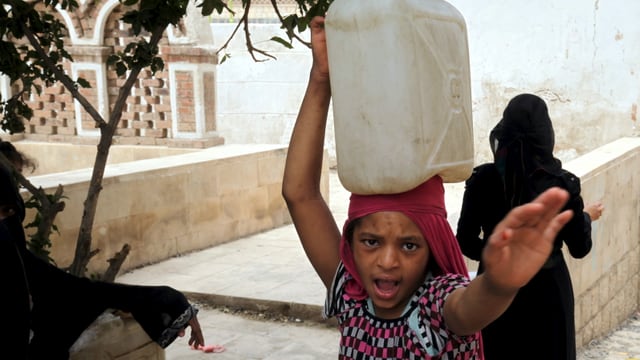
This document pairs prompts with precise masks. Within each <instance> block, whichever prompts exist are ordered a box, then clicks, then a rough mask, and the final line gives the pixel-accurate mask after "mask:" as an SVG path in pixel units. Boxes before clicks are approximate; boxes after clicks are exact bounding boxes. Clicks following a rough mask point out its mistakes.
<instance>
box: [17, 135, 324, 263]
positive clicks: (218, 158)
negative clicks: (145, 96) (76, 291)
mask: <svg viewBox="0 0 640 360" xmlns="http://www.w3.org/2000/svg"><path fill="white" fill-rule="evenodd" d="M16 146H17V147H18V148H20V149H26V147H24V146H22V145H21V144H20V142H16ZM39 146H41V147H43V148H45V149H46V148H51V145H48V144H46V143H42V144H40V145H39ZM65 147H66V146H65ZM141 150H144V151H145V152H149V151H150V149H149V148H146V149H141ZM26 151H28V150H26ZM77 151H81V152H82V151H86V149H84V148H82V147H80V148H79V149H77ZM51 152H54V151H51ZM65 152H66V153H67V154H68V157H67V159H69V158H73V155H71V154H72V153H73V149H68V148H65ZM119 152H121V153H122V155H121V156H122V158H123V159H131V158H135V157H134V156H132V155H127V153H126V152H123V151H119ZM158 154H159V156H161V155H163V154H166V149H163V148H160V149H159V150H158ZM285 156H286V147H285V146H281V145H222V146H215V147H211V148H207V149H199V150H196V151H189V152H185V153H184V154H178V155H170V156H161V157H156V158H146V159H142V160H137V161H126V162H121V163H111V164H109V165H107V167H106V169H105V176H104V180H103V182H102V186H103V189H102V191H101V193H100V199H99V206H98V209H97V211H96V217H95V223H94V226H93V232H92V238H93V242H92V249H100V252H99V253H98V254H97V255H96V256H95V257H94V258H92V260H91V262H90V263H89V273H90V274H91V273H94V272H97V273H102V272H104V270H105V269H106V268H107V265H108V263H107V260H108V259H109V258H111V257H112V256H113V255H114V254H115V253H116V252H118V251H120V249H121V248H122V246H123V245H124V244H125V243H126V244H129V245H130V246H131V252H130V254H129V256H128V257H127V259H126V261H125V263H124V264H123V266H122V268H121V271H127V270H131V269H134V268H137V267H140V266H144V265H147V264H151V263H155V262H158V261H162V260H165V259H168V258H171V257H173V256H177V255H180V254H185V253H189V252H192V251H196V250H201V249H204V248H207V247H211V246H214V245H218V244H221V243H224V242H227V241H232V240H234V239H237V238H240V237H244V236H248V235H251V234H255V233H257V232H260V231H266V230H270V229H273V228H275V227H278V226H282V225H284V224H288V223H290V221H291V220H290V217H289V213H288V211H287V208H286V204H285V203H284V200H283V198H282V195H281V191H282V190H281V189H282V176H283V171H284V161H285ZM328 171H329V167H328V164H325V167H324V171H323V179H324V180H323V185H322V189H323V193H325V194H327V198H328V195H329V193H328V186H329V183H328ZM90 177H91V168H83V169H77V170H69V171H65V172H58V173H53V174H44V175H36V176H30V177H29V180H30V181H31V182H32V183H33V184H34V185H35V186H37V187H42V188H43V189H44V190H45V191H46V192H47V193H51V192H53V191H54V190H55V188H56V187H57V186H58V184H61V185H62V186H63V187H64V195H65V196H66V197H67V198H66V199H65V200H64V201H65V203H66V207H65V210H64V211H63V212H61V213H59V214H58V217H57V218H56V225H57V227H58V231H59V233H54V234H53V235H52V243H53V247H52V248H51V256H52V257H53V258H54V259H55V260H56V263H57V264H58V266H60V267H65V266H68V265H69V264H70V263H71V261H72V257H73V254H74V253H75V245H76V240H77V237H78V232H79V227H80V221H81V218H82V213H83V203H84V200H85V198H86V196H87V189H88V186H89V180H90ZM24 196H27V194H25V195H24ZM33 216H34V213H33V210H31V211H28V212H27V220H26V221H27V222H29V221H31V220H30V219H33ZM28 230H29V229H28Z"/></svg>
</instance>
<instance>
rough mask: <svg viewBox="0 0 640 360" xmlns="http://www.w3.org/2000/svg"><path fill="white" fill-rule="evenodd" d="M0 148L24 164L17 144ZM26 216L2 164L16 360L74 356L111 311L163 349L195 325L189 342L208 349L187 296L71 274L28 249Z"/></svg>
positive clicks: (3, 262)
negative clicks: (74, 349)
mask: <svg viewBox="0 0 640 360" xmlns="http://www.w3.org/2000/svg"><path fill="white" fill-rule="evenodd" d="M0 151H2V152H3V154H5V156H6V157H8V158H9V160H10V161H12V162H13V163H14V164H15V165H16V166H18V167H22V165H23V164H22V163H20V162H18V163H16V160H15V159H21V157H20V156H21V154H20V153H17V152H16V150H15V148H14V147H13V145H11V144H9V143H7V142H1V143H0ZM14 152H15V153H14ZM16 155H17V156H18V157H17V158H13V159H12V156H16ZM24 216H25V208H24V202H23V200H22V197H21V196H20V194H19V192H18V186H17V183H16V181H15V178H14V176H13V173H12V170H10V169H8V168H6V167H5V166H3V165H1V164H0V257H1V258H0V274H2V275H3V276H4V277H5V286H6V287H5V291H4V294H5V296H4V304H5V305H7V306H8V307H7V308H6V310H7V311H5V322H4V326H3V328H4V329H3V342H4V343H5V344H7V345H8V346H10V348H8V347H7V348H6V349H5V351H7V352H8V353H12V354H13V355H12V358H14V359H68V358H69V349H70V348H71V346H72V345H73V344H74V342H75V341H76V340H77V339H78V337H79V336H80V335H81V334H82V332H83V331H84V330H85V329H86V328H87V327H88V326H89V325H90V324H91V323H92V322H93V321H94V320H95V319H96V318H97V317H98V316H99V315H100V314H102V313H103V312H104V311H105V310H107V309H116V310H120V311H124V312H128V313H131V315H132V316H133V317H134V318H135V319H136V320H137V321H138V323H139V324H140V325H141V327H142V328H143V329H144V331H145V332H146V333H147V334H148V335H149V337H150V338H151V339H152V340H153V341H155V342H156V343H158V344H159V345H160V346H162V347H163V348H165V347H167V346H169V345H170V344H171V343H172V342H173V341H174V340H175V339H176V337H178V336H182V335H183V334H184V332H185V329H186V328H187V327H189V326H190V327H191V337H190V340H189V345H191V346H193V347H194V348H199V347H201V346H204V338H203V336H202V331H201V328H200V324H199V323H198V318H197V315H196V314H197V309H196V308H194V307H193V306H192V305H191V304H189V302H188V301H187V299H186V297H185V296H184V295H183V294H182V293H181V292H179V291H177V290H175V289H173V288H170V287H167V286H135V285H124V284H116V283H108V282H103V281H93V280H90V279H87V278H80V277H76V276H73V275H71V274H68V273H66V272H64V271H62V270H60V269H58V268H57V267H55V266H53V265H51V264H49V263H47V262H45V261H43V260H41V259H40V258H38V257H36V256H35V255H34V254H33V253H31V252H30V251H29V250H28V249H27V246H26V238H25V234H24V230H23V227H22V222H23V220H24ZM9 349H11V350H9Z"/></svg>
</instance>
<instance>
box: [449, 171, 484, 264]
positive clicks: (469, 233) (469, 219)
mask: <svg viewBox="0 0 640 360" xmlns="http://www.w3.org/2000/svg"><path fill="white" fill-rule="evenodd" d="M481 177H482V176H481V174H480V171H479V169H478V168H476V169H474V170H473V173H472V174H471V176H470V177H469V179H467V181H466V182H465V189H464V195H463V198H462V207H461V209H460V217H459V219H458V228H457V230H456V238H457V239H458V244H459V245H460V250H462V253H463V254H464V255H465V256H466V257H468V258H470V259H472V260H476V261H480V259H481V257H482V248H483V247H484V243H483V240H482V238H481V237H480V235H481V231H482V228H481V227H482V221H481V217H480V213H481V211H482V206H483V205H484V201H483V200H482V198H481V194H482V189H481V186H480V183H481Z"/></svg>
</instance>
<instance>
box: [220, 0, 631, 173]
mask: <svg viewBox="0 0 640 360" xmlns="http://www.w3.org/2000/svg"><path fill="white" fill-rule="evenodd" d="M450 2H451V3H452V4H453V5H454V6H456V7H457V8H458V9H459V10H460V12H461V13H462V14H463V15H464V17H465V19H466V21H467V27H468V34H469V51H470V59H471V60H470V61H471V79H472V96H473V118H474V132H475V138H476V141H475V147H476V153H477V157H476V160H477V161H478V162H480V161H485V160H488V159H489V155H490V152H489V146H488V140H487V136H488V133H489V131H490V129H491V128H492V127H493V126H494V125H495V123H496V122H497V121H499V120H500V116H501V114H502V110H503V109H504V106H505V105H506V103H507V101H508V100H509V99H510V98H511V97H513V96H515V95H517V94H518V93H521V92H531V93H535V94H538V95H540V96H541V97H543V98H544V99H545V100H547V103H548V105H549V109H550V114H551V117H552V120H553V121H554V124H555V127H556V153H557V155H558V156H559V157H560V158H561V159H563V160H569V159H571V158H573V157H575V156H576V155H577V154H582V153H585V152H587V151H590V150H592V149H594V148H596V147H598V146H600V145H603V144H605V143H608V142H610V141H612V140H614V139H617V138H619V137H621V136H630V135H638V130H637V120H636V119H635V118H636V107H637V104H638V102H639V101H640V94H639V92H640V47H639V46H637V44H639V43H640V26H638V25H637V17H638V15H640V2H628V1H622V0H609V1H598V0H592V1H586V0H564V1H553V0H537V1H529V0H509V1H506V0H503V1H491V2H486V1H484V2H478V1H474V0H450ZM233 26H234V25H232V24H224V25H220V24H215V25H212V29H213V34H214V35H213V37H214V42H215V45H216V46H220V45H221V44H222V43H224V42H225V41H226V40H227V37H228V34H229V33H230V32H231V29H232V28H233ZM251 34H252V37H253V39H254V43H255V45H256V46H258V47H260V48H262V49H265V50H269V51H270V52H271V54H273V55H275V56H276V57H277V58H278V60H269V61H266V62H261V63H256V62H254V61H253V60H252V59H251V58H250V56H249V55H248V53H247V52H246V50H245V44H244V36H243V33H242V32H241V31H239V32H238V34H237V35H236V38H235V39H234V41H233V42H232V43H231V44H230V47H229V49H230V53H231V55H232V58H231V59H229V60H227V61H226V62H225V63H223V64H221V65H220V66H219V67H218V72H217V74H218V87H217V90H218V98H217V116H218V122H217V124H218V131H219V132H220V134H221V136H223V137H224V138H225V140H226V143H227V144H232V143H277V144H286V143H287V142H288V139H289V136H290V132H291V127H292V124H293V122H294V121H295V116H296V113H297V111H298V107H299V105H300V101H301V99H302V96H303V93H304V89H305V84H306V80H307V76H308V71H309V66H310V60H311V59H310V50H309V49H307V48H306V47H304V46H302V45H300V44H297V45H295V46H296V48H295V49H293V50H288V49H284V48H283V47H281V46H279V45H277V44H275V43H273V44H271V42H269V41H268V39H269V38H270V37H271V36H273V35H275V34H278V35H281V36H282V37H284V34H283V32H282V30H280V29H279V27H278V26H277V25H267V24H254V25H252V27H251ZM332 130H333V128H332V125H331V122H330V125H329V132H328V136H327V147H328V149H329V153H330V154H331V155H332V156H334V155H335V146H334V144H333V132H332Z"/></svg>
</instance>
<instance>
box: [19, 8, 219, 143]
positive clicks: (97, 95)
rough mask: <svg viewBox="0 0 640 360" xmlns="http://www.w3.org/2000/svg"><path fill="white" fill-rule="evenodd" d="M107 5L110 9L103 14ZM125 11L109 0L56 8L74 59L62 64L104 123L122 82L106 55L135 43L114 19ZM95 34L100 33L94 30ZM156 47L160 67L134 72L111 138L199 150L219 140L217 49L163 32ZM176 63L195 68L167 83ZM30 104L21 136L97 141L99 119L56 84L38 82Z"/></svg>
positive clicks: (130, 33) (178, 73)
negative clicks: (80, 82) (83, 84)
mask: <svg viewBox="0 0 640 360" xmlns="http://www.w3.org/2000/svg"><path fill="white" fill-rule="evenodd" d="M113 6H115V7H113ZM108 7H113V9H112V10H111V11H110V12H109V11H103V10H104V9H108ZM129 10H130V9H129V8H128V7H126V6H124V5H121V4H117V5H116V4H114V3H113V1H111V0H97V1H94V2H86V3H84V4H82V5H81V7H80V9H78V11H76V12H74V13H62V14H61V13H55V16H57V17H58V18H59V19H61V21H63V22H65V20H68V21H67V22H65V23H66V25H67V27H68V28H69V31H70V36H69V37H68V38H67V40H66V42H65V46H66V47H67V50H68V51H69V53H71V54H72V56H73V58H74V63H73V64H71V63H70V62H64V63H63V64H62V65H63V68H64V71H65V72H66V73H67V74H69V75H70V76H71V78H72V79H75V78H77V77H82V78H84V79H85V80H87V81H88V82H89V84H91V87H90V88H86V89H80V90H79V91H80V93H81V94H82V95H83V96H84V97H85V98H86V99H87V100H88V101H89V102H90V103H91V104H92V105H93V106H94V107H95V109H96V111H98V113H100V114H101V115H102V116H103V118H104V120H105V121H108V120H109V114H110V109H112V108H113V106H114V104H115V102H116V99H117V98H118V96H119V95H120V89H121V88H122V86H123V85H124V82H125V80H126V77H124V76H123V77H118V76H117V74H116V73H115V71H113V70H112V69H109V68H108V67H107V66H106V59H107V58H108V56H109V55H110V54H113V53H118V52H120V51H123V50H124V48H125V47H126V45H127V44H129V43H131V42H134V41H137V38H136V37H135V36H134V35H133V33H132V31H131V29H130V27H129V26H128V25H127V24H124V23H122V22H121V21H120V20H119V19H120V18H121V17H122V15H123V14H124V13H125V12H127V11H129ZM63 15H64V16H63ZM100 16H102V17H103V18H102V19H101V18H99V17H100ZM99 24H103V26H99ZM96 31H102V32H103V33H102V34H96V33H95V32H96ZM175 31H176V30H174V32H175ZM146 35H148V34H142V36H146ZM74 42H75V43H74ZM159 49H160V51H159V55H160V56H161V57H162V58H163V60H164V63H165V66H164V69H163V70H162V71H158V72H156V73H155V74H152V73H151V71H150V70H148V69H145V70H143V71H142V72H141V73H140V75H139V77H138V79H137V81H136V82H135V83H134V85H133V88H132V89H131V93H130V94H127V95H128V96H127V104H126V106H125V107H124V109H123V113H122V118H121V120H120V122H119V123H118V128H117V131H116V135H115V138H114V141H113V142H114V143H117V144H145V145H169V146H179V147H197V148H202V147H209V146H214V145H220V144H223V143H224V139H223V138H221V137H220V136H219V135H218V134H217V133H216V121H215V65H216V64H217V56H216V54H215V52H213V51H206V50H203V49H202V48H198V47H197V44H184V43H180V44H175V45H174V44H170V42H169V37H168V35H167V33H166V32H165V34H164V35H163V37H162V39H161V41H160V43H159ZM174 64H177V65H178V68H179V69H184V65H185V64H188V65H190V66H193V71H175V83H172V82H171V80H170V77H169V73H170V69H171V68H172V67H173V66H174ZM212 67H213V68H212ZM212 69H213V70H212ZM198 77H203V78H204V79H199V78H198ZM203 81H204V86H203ZM203 87H204V89H203ZM172 97H173V99H172ZM28 104H29V105H30V106H31V107H32V108H33V110H34V116H33V118H32V119H31V120H30V121H28V123H27V124H25V125H26V131H25V134H24V137H25V138H26V139H32V140H39V141H58V142H70V143H83V144H86V143H97V141H98V136H99V131H98V127H97V123H96V122H95V121H94V120H93V118H91V116H90V115H89V114H88V113H87V112H86V111H85V110H84V109H83V108H82V107H81V106H79V105H78V104H76V103H75V101H74V100H73V98H72V96H71V94H70V93H69V92H68V91H66V89H64V87H62V86H61V85H55V86H51V87H45V86H43V91H42V92H41V94H40V95H39V96H38V95H33V96H32V97H31V98H29V99H28ZM205 105H206V106H205ZM201 109H204V111H201ZM176 133H185V134H187V135H188V136H178V137H179V138H180V139H179V140H176Z"/></svg>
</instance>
